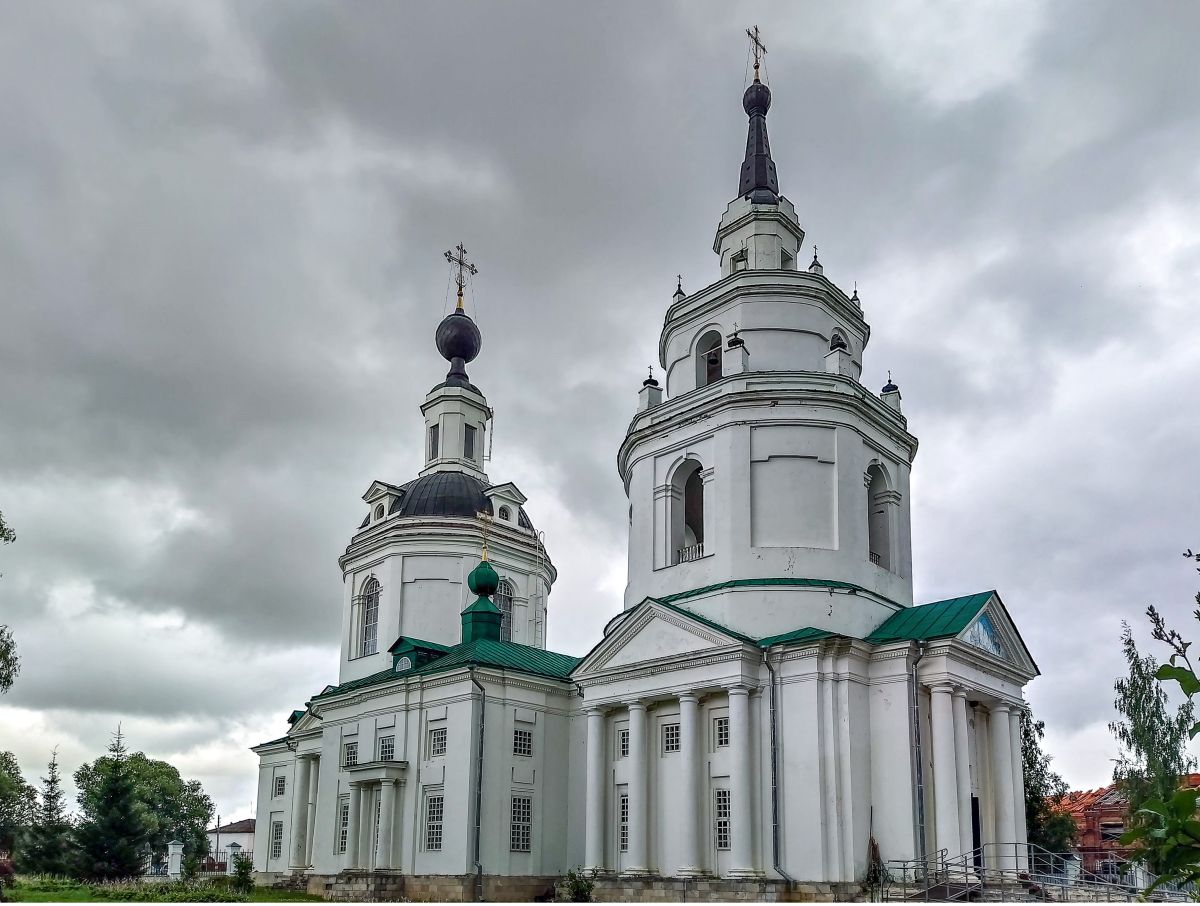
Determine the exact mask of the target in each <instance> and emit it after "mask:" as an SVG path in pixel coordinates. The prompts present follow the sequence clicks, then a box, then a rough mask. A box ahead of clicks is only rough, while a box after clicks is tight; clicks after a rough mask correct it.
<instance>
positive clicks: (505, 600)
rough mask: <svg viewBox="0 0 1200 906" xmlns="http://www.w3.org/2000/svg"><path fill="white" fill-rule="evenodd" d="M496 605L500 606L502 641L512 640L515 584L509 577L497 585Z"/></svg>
mask: <svg viewBox="0 0 1200 906" xmlns="http://www.w3.org/2000/svg"><path fill="white" fill-rule="evenodd" d="M496 606H497V607H499V608H500V641H502V642H511V641H512V607H513V586H512V583H511V582H509V581H508V580H507V579H501V580H500V584H499V585H497V586H496Z"/></svg>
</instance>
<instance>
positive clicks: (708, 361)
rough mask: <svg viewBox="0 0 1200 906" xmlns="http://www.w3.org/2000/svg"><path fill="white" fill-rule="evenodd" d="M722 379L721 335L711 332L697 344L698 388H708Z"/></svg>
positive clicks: (714, 331) (718, 332) (717, 332)
mask: <svg viewBox="0 0 1200 906" xmlns="http://www.w3.org/2000/svg"><path fill="white" fill-rule="evenodd" d="M720 379H721V334H720V331H716V330H710V331H709V332H708V333H706V334H705V335H704V336H702V337H701V338H700V342H699V343H697V344H696V386H697V387H707V386H708V385H709V384H711V383H713V382H714V381H719V380H720Z"/></svg>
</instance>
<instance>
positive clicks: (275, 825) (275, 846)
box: [271, 821, 283, 859]
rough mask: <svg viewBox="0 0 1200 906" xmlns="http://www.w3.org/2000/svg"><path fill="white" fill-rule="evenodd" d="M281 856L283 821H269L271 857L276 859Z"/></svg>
mask: <svg viewBox="0 0 1200 906" xmlns="http://www.w3.org/2000/svg"><path fill="white" fill-rule="evenodd" d="M282 856H283V822H282V821H272V822H271V858H272V859H278V858H281V857H282Z"/></svg>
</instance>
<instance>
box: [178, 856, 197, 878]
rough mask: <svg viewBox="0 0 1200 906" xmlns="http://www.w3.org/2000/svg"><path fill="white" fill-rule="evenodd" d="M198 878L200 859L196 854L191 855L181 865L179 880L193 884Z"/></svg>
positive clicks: (184, 858)
mask: <svg viewBox="0 0 1200 906" xmlns="http://www.w3.org/2000/svg"><path fill="white" fill-rule="evenodd" d="M198 877H200V857H199V856H197V855H196V854H195V853H189V854H188V855H186V856H184V857H183V859H182V861H180V863H179V878H180V880H183V881H187V882H188V883H193V882H195V880H196V879H197V878H198Z"/></svg>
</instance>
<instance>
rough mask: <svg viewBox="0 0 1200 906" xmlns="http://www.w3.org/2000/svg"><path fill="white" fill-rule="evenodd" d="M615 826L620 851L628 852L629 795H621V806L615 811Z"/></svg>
mask: <svg viewBox="0 0 1200 906" xmlns="http://www.w3.org/2000/svg"><path fill="white" fill-rule="evenodd" d="M617 818H618V821H617V827H618V829H619V833H620V837H619V839H620V845H621V852H623V853H627V852H629V797H628V796H626V795H624V794H622V795H621V806H620V808H619V809H618V813H617Z"/></svg>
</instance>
